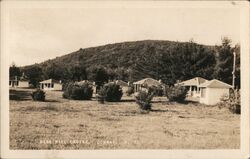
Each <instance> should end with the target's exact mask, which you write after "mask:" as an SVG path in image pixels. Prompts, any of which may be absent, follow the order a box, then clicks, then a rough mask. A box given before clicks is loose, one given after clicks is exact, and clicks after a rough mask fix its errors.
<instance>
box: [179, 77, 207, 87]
mask: <svg viewBox="0 0 250 159" xmlns="http://www.w3.org/2000/svg"><path fill="white" fill-rule="evenodd" d="M206 81H207V80H206V79H204V78H201V77H195V78H192V79H190V80H186V81H183V82H180V83H176V84H175V85H181V86H199V85H200V84H202V83H204V82H206Z"/></svg>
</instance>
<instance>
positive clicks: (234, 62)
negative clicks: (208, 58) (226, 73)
mask: <svg viewBox="0 0 250 159" xmlns="http://www.w3.org/2000/svg"><path fill="white" fill-rule="evenodd" d="M233 55H234V61H233V72H232V74H233V81H232V86H233V89H235V78H236V77H235V64H236V52H235V51H234V52H233Z"/></svg>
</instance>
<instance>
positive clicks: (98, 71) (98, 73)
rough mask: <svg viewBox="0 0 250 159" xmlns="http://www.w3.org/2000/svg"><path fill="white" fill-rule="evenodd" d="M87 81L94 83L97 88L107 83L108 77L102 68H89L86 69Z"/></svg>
mask: <svg viewBox="0 0 250 159" xmlns="http://www.w3.org/2000/svg"><path fill="white" fill-rule="evenodd" d="M88 79H89V80H92V81H95V83H96V85H97V87H98V88H100V86H103V84H104V83H105V82H107V81H108V79H109V76H108V73H107V71H106V69H105V68H104V67H103V66H91V67H90V68H89V69H88Z"/></svg>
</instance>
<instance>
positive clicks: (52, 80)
mask: <svg viewBox="0 0 250 159" xmlns="http://www.w3.org/2000/svg"><path fill="white" fill-rule="evenodd" d="M39 83H60V82H59V81H57V80H54V79H48V80H44V81H41V82H39Z"/></svg>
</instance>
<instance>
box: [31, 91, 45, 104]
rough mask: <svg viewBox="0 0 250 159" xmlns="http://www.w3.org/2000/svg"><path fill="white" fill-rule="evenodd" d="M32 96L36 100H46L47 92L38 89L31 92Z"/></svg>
mask: <svg viewBox="0 0 250 159" xmlns="http://www.w3.org/2000/svg"><path fill="white" fill-rule="evenodd" d="M31 97H32V99H33V100H34V101H45V92H44V91H43V90H40V89H37V90H36V91H34V92H32V93H31Z"/></svg>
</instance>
